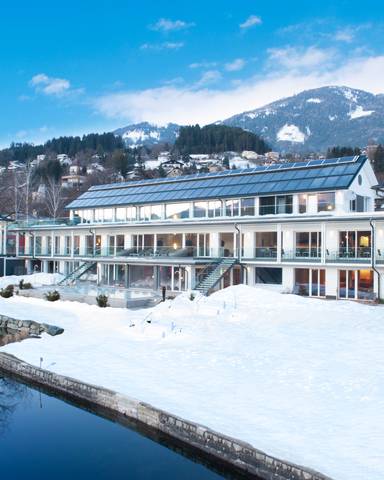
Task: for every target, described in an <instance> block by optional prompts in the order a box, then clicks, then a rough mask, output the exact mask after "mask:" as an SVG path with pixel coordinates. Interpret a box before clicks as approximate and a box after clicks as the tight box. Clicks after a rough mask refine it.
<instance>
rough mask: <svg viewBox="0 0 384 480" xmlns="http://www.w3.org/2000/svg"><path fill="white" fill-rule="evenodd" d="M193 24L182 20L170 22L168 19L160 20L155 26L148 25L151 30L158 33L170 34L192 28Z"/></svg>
mask: <svg viewBox="0 0 384 480" xmlns="http://www.w3.org/2000/svg"><path fill="white" fill-rule="evenodd" d="M194 25H195V24H194V23H193V22H185V21H184V20H170V19H169V18H160V19H159V20H158V21H157V22H156V23H155V24H153V25H150V26H149V28H150V29H151V30H156V31H158V32H171V31H174V30H184V29H186V28H190V27H193V26H194Z"/></svg>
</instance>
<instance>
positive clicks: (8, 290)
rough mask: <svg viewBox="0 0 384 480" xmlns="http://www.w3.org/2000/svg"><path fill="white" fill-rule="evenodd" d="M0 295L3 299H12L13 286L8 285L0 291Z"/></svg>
mask: <svg viewBox="0 0 384 480" xmlns="http://www.w3.org/2000/svg"><path fill="white" fill-rule="evenodd" d="M0 295H1V296H2V297H3V298H10V297H13V285H8V286H6V287H5V288H2V289H1V290H0Z"/></svg>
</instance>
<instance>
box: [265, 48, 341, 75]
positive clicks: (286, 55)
mask: <svg viewBox="0 0 384 480" xmlns="http://www.w3.org/2000/svg"><path fill="white" fill-rule="evenodd" d="M268 53H269V63H270V66H271V67H274V68H276V67H284V68H287V69H303V68H304V69H305V68H314V67H318V66H320V65H323V64H325V63H326V62H329V61H330V60H332V59H333V58H334V56H335V51H334V50H332V49H322V48H318V47H315V46H309V47H305V48H297V47H284V48H271V49H269V50H268Z"/></svg>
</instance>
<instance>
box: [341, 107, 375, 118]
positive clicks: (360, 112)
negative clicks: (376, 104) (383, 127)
mask: <svg viewBox="0 0 384 480" xmlns="http://www.w3.org/2000/svg"><path fill="white" fill-rule="evenodd" d="M372 113H375V111H374V110H364V108H363V107H362V106H361V105H358V106H357V107H356V109H355V110H353V111H352V112H349V114H348V115H349V117H350V118H351V119H352V120H353V119H354V118H360V117H368V116H369V115H372Z"/></svg>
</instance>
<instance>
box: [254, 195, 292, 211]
mask: <svg viewBox="0 0 384 480" xmlns="http://www.w3.org/2000/svg"><path fill="white" fill-rule="evenodd" d="M292 211H293V196H292V195H278V196H276V197H275V196H273V197H260V206H259V214H260V215H276V214H287V213H288V214H290V213H292Z"/></svg>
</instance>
